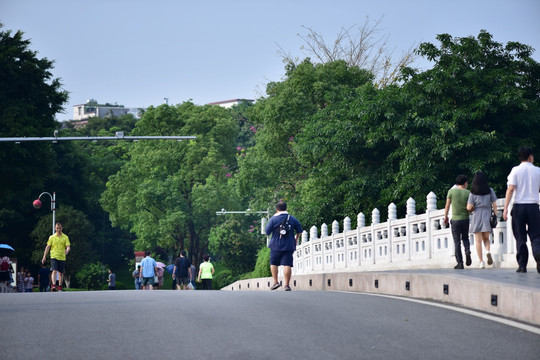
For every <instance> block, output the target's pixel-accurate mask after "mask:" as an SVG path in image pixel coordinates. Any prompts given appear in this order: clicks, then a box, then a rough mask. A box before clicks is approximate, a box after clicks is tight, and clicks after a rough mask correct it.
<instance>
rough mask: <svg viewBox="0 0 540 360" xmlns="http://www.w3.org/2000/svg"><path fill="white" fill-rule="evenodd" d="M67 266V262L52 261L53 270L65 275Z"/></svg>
mask: <svg viewBox="0 0 540 360" xmlns="http://www.w3.org/2000/svg"><path fill="white" fill-rule="evenodd" d="M65 265H66V261H65V260H58V259H51V269H52V270H56V271H58V272H61V273H63V272H64V267H65Z"/></svg>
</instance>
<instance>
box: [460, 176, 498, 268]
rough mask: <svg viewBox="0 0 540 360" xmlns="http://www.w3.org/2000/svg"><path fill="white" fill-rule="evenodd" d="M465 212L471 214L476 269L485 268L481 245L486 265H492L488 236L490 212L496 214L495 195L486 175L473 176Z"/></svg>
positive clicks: (489, 231)
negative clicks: (484, 252) (476, 259)
mask: <svg viewBox="0 0 540 360" xmlns="http://www.w3.org/2000/svg"><path fill="white" fill-rule="evenodd" d="M467 210H469V212H471V213H472V218H471V228H470V232H472V233H474V241H475V243H476V253H477V255H478V261H479V263H478V267H479V268H480V269H484V268H485V267H486V265H485V263H484V258H483V255H482V244H484V247H485V248H486V257H487V264H488V265H491V264H493V257H492V256H491V252H490V245H491V243H490V241H489V234H490V233H491V223H490V221H489V220H490V218H491V212H492V211H493V212H494V213H495V214H496V213H497V195H495V191H493V189H492V188H490V187H489V184H488V179H487V176H486V174H484V173H483V172H477V173H476V174H474V177H473V182H472V187H471V193H470V194H469V199H468V200H467Z"/></svg>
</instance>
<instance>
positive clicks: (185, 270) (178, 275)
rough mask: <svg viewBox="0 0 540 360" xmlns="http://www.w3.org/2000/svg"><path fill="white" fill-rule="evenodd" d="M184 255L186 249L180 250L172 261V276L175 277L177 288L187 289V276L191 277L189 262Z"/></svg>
mask: <svg viewBox="0 0 540 360" xmlns="http://www.w3.org/2000/svg"><path fill="white" fill-rule="evenodd" d="M186 255H187V253H186V250H182V251H180V256H179V257H178V259H176V261H175V262H174V269H173V274H172V277H173V279H176V289H177V290H183V289H186V290H187V285H188V284H189V278H190V277H191V262H190V261H189V259H188V258H187V257H186Z"/></svg>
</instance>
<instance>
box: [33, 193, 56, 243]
mask: <svg viewBox="0 0 540 360" xmlns="http://www.w3.org/2000/svg"><path fill="white" fill-rule="evenodd" d="M44 194H47V195H49V197H50V198H51V211H52V233H53V234H54V225H55V224H56V216H55V212H56V193H55V192H53V193H52V195H51V194H49V193H48V192H42V193H41V194H39V196H38V198H37V199H36V200H34V203H33V205H34V207H35V208H36V209H41V205H42V203H41V197H42V196H43V195H44Z"/></svg>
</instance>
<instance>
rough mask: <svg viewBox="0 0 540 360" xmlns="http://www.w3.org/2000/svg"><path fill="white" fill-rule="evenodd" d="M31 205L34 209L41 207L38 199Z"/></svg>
mask: <svg viewBox="0 0 540 360" xmlns="http://www.w3.org/2000/svg"><path fill="white" fill-rule="evenodd" d="M32 205H34V207H35V208H36V209H41V205H42V204H41V200H39V199H36V200H34V203H33V204H32Z"/></svg>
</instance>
